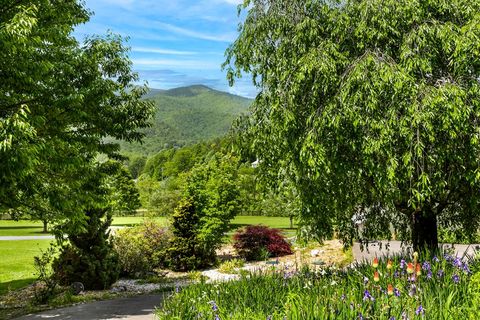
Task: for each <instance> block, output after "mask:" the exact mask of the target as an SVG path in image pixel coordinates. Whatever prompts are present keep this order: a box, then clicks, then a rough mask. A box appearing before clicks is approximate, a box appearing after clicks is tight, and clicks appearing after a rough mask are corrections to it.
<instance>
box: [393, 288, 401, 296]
mask: <svg viewBox="0 0 480 320" xmlns="http://www.w3.org/2000/svg"><path fill="white" fill-rule="evenodd" d="M393 294H394V295H395V297H400V290H398V289H397V288H394V289H393Z"/></svg>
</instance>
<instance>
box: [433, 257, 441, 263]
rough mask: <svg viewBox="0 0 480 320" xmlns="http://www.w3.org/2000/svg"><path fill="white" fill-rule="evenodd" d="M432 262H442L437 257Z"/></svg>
mask: <svg viewBox="0 0 480 320" xmlns="http://www.w3.org/2000/svg"><path fill="white" fill-rule="evenodd" d="M432 260H433V262H440V259H438V258H437V256H434V257H433V259H432Z"/></svg>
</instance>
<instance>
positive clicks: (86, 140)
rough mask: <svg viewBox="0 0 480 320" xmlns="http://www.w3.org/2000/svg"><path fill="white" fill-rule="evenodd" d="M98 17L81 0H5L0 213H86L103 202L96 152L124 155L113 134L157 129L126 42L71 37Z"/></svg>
mask: <svg viewBox="0 0 480 320" xmlns="http://www.w3.org/2000/svg"><path fill="white" fill-rule="evenodd" d="M89 16H90V12H88V11H87V10H86V9H85V8H84V6H83V4H82V2H79V1H76V0H67V1H56V0H31V1H10V0H0V78H1V79H2V81H0V210H6V209H10V210H12V209H13V210H40V209H43V210H48V211H56V212H58V213H60V212H64V213H67V214H72V215H74V214H75V213H78V212H83V211H84V210H85V208H86V207H87V206H90V205H91V203H93V202H95V201H97V200H98V199H99V198H101V195H97V194H94V192H89V191H88V190H85V187H86V186H87V185H88V183H86V181H88V179H89V177H92V176H95V175H97V174H98V169H99V166H98V165H95V159H96V157H97V156H98V154H105V155H107V156H109V157H113V158H115V157H118V145H117V144H114V143H107V142H105V138H106V137H107V136H109V137H113V138H115V139H119V140H126V141H139V140H140V139H141V138H142V134H141V133H139V132H137V129H138V128H142V127H146V126H148V119H149V118H150V116H151V114H152V105H151V103H150V102H148V101H143V100H140V98H141V96H142V95H143V94H144V93H145V92H146V88H145V87H138V86H134V85H133V84H134V83H135V82H136V81H137V80H138V76H137V75H136V74H135V73H133V72H132V70H131V61H130V60H129V58H128V56H127V49H128V48H127V47H125V45H124V44H123V39H122V38H121V37H119V36H115V35H112V34H108V35H106V36H104V37H100V36H92V37H88V38H86V39H85V40H84V41H83V42H82V43H79V42H78V41H77V40H76V39H75V38H74V37H73V36H72V35H71V32H72V31H73V28H74V27H75V26H76V25H78V24H81V23H85V22H87V21H88V19H89ZM87 187H88V186H87ZM38 197H41V198H42V200H43V201H40V202H39V201H37V200H38ZM39 206H40V207H41V208H38V207H39Z"/></svg>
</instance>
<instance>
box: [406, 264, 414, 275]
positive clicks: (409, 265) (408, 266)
mask: <svg viewBox="0 0 480 320" xmlns="http://www.w3.org/2000/svg"><path fill="white" fill-rule="evenodd" d="M413 269H414V267H413V263H411V262H409V263H408V265H407V273H409V274H412V273H413V271H414V270H413Z"/></svg>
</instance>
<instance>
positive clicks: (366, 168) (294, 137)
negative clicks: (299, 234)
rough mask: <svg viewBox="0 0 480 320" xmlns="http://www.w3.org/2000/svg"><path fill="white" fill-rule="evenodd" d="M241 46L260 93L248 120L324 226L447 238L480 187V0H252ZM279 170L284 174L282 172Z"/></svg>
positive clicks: (472, 221) (324, 229) (315, 222)
mask: <svg viewBox="0 0 480 320" xmlns="http://www.w3.org/2000/svg"><path fill="white" fill-rule="evenodd" d="M242 10H243V12H244V14H245V16H246V19H245V22H244V23H243V24H242V25H241V26H240V34H239V36H238V38H237V39H236V41H235V42H234V43H233V44H232V45H231V47H230V48H229V49H228V50H227V60H226V62H225V64H224V67H225V68H226V69H227V71H228V78H229V80H230V81H231V83H233V82H234V81H235V79H236V78H238V77H241V76H242V74H249V75H251V76H252V77H253V82H254V84H255V85H256V86H257V87H258V91H259V93H258V95H257V97H256V99H255V102H254V104H253V106H252V109H251V115H250V116H249V117H248V118H247V119H244V120H243V121H241V122H240V123H239V125H238V126H237V129H238V130H239V131H241V132H242V133H243V138H244V139H243V142H244V147H245V148H246V149H248V150H249V152H253V153H254V154H257V155H259V156H260V157H261V167H262V168H263V170H264V172H265V173H268V174H266V175H265V176H267V177H270V178H271V179H274V178H275V176H276V174H277V173H278V172H283V173H285V174H286V175H287V176H288V177H290V178H291V179H292V180H293V181H294V182H295V186H296V188H297V190H298V192H299V194H300V196H301V201H302V204H303V209H302V212H301V220H302V222H303V225H304V227H305V228H307V229H308V233H309V234H310V235H313V236H315V237H317V238H318V239H322V238H325V237H329V236H331V235H332V233H333V232H334V231H335V230H338V232H339V235H340V237H341V238H342V240H343V241H344V242H345V243H346V244H349V243H351V242H352V241H353V239H355V238H356V237H359V236H360V235H359V232H358V229H357V228H356V224H355V220H362V221H363V222H364V226H365V228H364V232H363V234H362V235H361V236H362V237H363V239H366V238H373V237H376V236H385V237H390V235H391V232H390V227H391V226H393V228H394V229H395V231H396V232H397V234H399V235H400V236H402V237H405V238H406V239H411V241H412V243H413V246H414V248H415V249H424V248H427V249H435V248H436V247H437V245H438V236H437V229H438V225H439V223H446V224H455V225H460V226H462V227H463V228H464V230H465V231H466V232H467V233H468V232H474V231H476V230H477V228H478V225H479V214H478V212H479V211H478V210H479V204H480V203H479V201H480V190H479V187H480V166H479V165H480V152H479V151H480V140H479V137H480V82H479V79H480V1H476V0H452V1H444V0H440V1H439V0H367V1H354V0H347V1H321V0H311V1H301V0H275V1H273V0H251V1H249V0H246V1H245V2H244V4H243V5H242V6H240V9H239V11H240V12H241V11H242ZM272 177H273V178H272Z"/></svg>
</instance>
